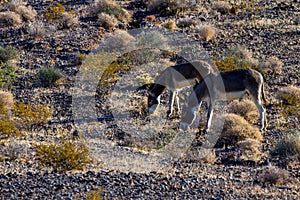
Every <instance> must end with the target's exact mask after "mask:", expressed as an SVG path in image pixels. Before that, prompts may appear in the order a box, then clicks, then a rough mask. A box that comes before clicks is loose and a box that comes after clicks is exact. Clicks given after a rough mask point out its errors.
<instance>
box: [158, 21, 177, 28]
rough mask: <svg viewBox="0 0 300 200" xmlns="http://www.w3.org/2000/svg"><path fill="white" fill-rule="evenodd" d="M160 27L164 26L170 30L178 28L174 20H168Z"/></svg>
mask: <svg viewBox="0 0 300 200" xmlns="http://www.w3.org/2000/svg"><path fill="white" fill-rule="evenodd" d="M162 27H165V28H166V29H170V30H176V29H178V27H177V25H176V23H175V22H174V21H172V20H171V21H168V22H165V23H163V24H162Z"/></svg>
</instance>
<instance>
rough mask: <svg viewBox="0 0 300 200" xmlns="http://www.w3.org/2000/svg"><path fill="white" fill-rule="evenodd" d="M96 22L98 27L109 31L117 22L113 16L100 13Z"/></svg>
mask: <svg viewBox="0 0 300 200" xmlns="http://www.w3.org/2000/svg"><path fill="white" fill-rule="evenodd" d="M98 21H99V24H100V26H102V27H104V28H105V29H108V30H111V29H113V28H115V27H116V26H117V25H118V20H117V18H115V17H114V16H111V15H108V14H105V13H100V14H99V15H98Z"/></svg>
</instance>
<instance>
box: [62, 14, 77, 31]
mask: <svg viewBox="0 0 300 200" xmlns="http://www.w3.org/2000/svg"><path fill="white" fill-rule="evenodd" d="M78 23H79V19H78V17H77V16H76V14H75V13H72V12H71V13H70V12H64V13H62V15H61V19H60V21H59V24H60V28H61V29H69V28H74V27H76V26H77V25H78Z"/></svg>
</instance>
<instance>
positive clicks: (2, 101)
mask: <svg viewBox="0 0 300 200" xmlns="http://www.w3.org/2000/svg"><path fill="white" fill-rule="evenodd" d="M0 106H3V108H4V109H6V110H11V109H12V108H13V107H14V96H13V94H12V93H11V92H9V91H4V90H1V89H0ZM0 116H1V115H0Z"/></svg>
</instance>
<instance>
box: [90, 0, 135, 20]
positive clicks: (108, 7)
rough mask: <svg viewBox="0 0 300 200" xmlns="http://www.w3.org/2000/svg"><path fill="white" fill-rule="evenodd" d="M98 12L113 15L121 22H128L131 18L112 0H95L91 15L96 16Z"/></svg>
mask: <svg viewBox="0 0 300 200" xmlns="http://www.w3.org/2000/svg"><path fill="white" fill-rule="evenodd" d="M100 13H105V14H108V15H111V16H114V17H115V18H117V19H118V20H120V21H121V22H128V21H129V20H130V19H131V14H130V13H129V12H128V11H127V10H125V9H124V8H122V7H121V6H120V5H119V4H117V3H116V2H115V1H113V0H98V1H97V3H96V4H95V6H94V7H93V8H92V10H91V15H93V16H96V17H97V16H99V14H100Z"/></svg>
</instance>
